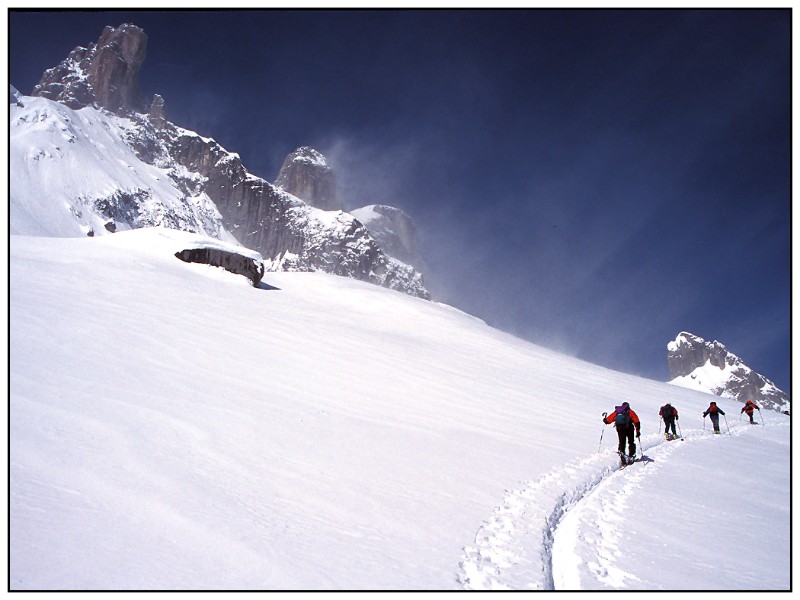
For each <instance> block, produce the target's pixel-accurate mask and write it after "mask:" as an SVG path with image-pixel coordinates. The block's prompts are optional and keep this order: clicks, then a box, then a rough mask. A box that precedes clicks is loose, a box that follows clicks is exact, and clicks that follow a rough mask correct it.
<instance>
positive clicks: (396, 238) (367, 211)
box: [350, 204, 425, 270]
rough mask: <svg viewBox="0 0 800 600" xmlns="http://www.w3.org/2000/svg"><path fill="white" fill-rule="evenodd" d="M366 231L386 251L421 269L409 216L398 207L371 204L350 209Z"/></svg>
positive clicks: (417, 240) (421, 264) (417, 246)
mask: <svg viewBox="0 0 800 600" xmlns="http://www.w3.org/2000/svg"><path fill="white" fill-rule="evenodd" d="M350 214H352V215H353V216H354V217H355V218H356V219H358V220H359V222H361V223H362V224H363V225H364V227H366V228H367V229H368V230H369V233H370V235H372V237H374V238H375V239H376V240H377V241H378V243H379V244H380V245H381V248H383V249H384V251H385V252H386V254H388V255H389V256H392V257H394V258H396V259H398V260H400V261H402V262H404V263H406V264H409V265H412V266H414V267H415V268H416V269H418V270H424V269H423V267H424V264H425V263H424V260H423V259H422V255H421V254H420V251H419V237H418V235H417V230H416V228H415V227H414V223H413V221H412V220H411V218H410V217H409V216H408V215H407V214H406V213H404V212H403V211H402V210H400V209H399V208H395V207H393V206H385V205H382V204H372V205H370V206H365V207H363V208H357V209H355V210H352V211H350Z"/></svg>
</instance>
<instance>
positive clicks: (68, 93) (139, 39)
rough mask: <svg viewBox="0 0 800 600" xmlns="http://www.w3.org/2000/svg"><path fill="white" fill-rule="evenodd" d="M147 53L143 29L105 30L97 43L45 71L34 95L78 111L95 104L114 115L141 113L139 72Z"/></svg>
mask: <svg viewBox="0 0 800 600" xmlns="http://www.w3.org/2000/svg"><path fill="white" fill-rule="evenodd" d="M146 53H147V35H145V33H144V31H143V30H142V29H141V28H140V27H137V26H136V25H132V24H130V23H124V24H122V25H120V26H119V27H117V28H116V29H115V28H114V27H106V28H105V29H104V30H103V33H102V35H101V36H100V39H98V40H97V42H95V43H94V44H91V45H90V46H89V47H88V48H83V47H80V46H79V47H77V48H75V49H74V50H73V51H72V52H70V53H69V56H67V58H65V59H64V60H63V61H61V63H60V64H59V65H58V66H56V67H53V68H52V69H48V70H47V71H45V72H44V74H43V75H42V78H41V80H40V81H39V83H38V84H37V85H36V87H35V88H34V89H33V92H32V93H31V95H32V96H41V97H43V98H48V99H50V100H55V101H57V102H61V103H62V104H66V105H67V106H69V107H70V108H75V109H77V108H83V107H84V106H91V105H93V104H95V105H97V106H99V107H101V108H105V109H107V110H109V111H111V112H115V113H127V112H142V111H143V110H144V101H143V99H142V96H141V92H140V90H139V70H140V68H141V65H142V63H143V62H144V59H145V55H146Z"/></svg>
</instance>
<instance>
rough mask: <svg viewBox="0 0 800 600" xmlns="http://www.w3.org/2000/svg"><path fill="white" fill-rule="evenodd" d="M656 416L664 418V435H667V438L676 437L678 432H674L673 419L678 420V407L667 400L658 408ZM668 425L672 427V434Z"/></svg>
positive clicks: (672, 438)
mask: <svg viewBox="0 0 800 600" xmlns="http://www.w3.org/2000/svg"><path fill="white" fill-rule="evenodd" d="M658 416H659V417H661V418H662V419H664V435H665V436H666V437H667V440H674V439H675V438H677V437H678V434H677V433H675V421H677V420H678V409H677V408H675V407H673V406H672V405H671V404H670V403H669V402H667V403H666V404H665V405H664V406H662V407H661V408H660V409H659V410H658ZM670 427H671V428H672V435H670V433H669V430H670Z"/></svg>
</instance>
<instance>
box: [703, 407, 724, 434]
mask: <svg viewBox="0 0 800 600" xmlns="http://www.w3.org/2000/svg"><path fill="white" fill-rule="evenodd" d="M724 414H725V411H723V410H722V409H721V408H720V407H718V406H717V403H716V402H712V403H711V404H709V405H708V408H707V409H706V412H704V413H703V418H704V419H705V418H706V415H708V416H710V417H711V424H712V425H714V433H719V416H720V415H724Z"/></svg>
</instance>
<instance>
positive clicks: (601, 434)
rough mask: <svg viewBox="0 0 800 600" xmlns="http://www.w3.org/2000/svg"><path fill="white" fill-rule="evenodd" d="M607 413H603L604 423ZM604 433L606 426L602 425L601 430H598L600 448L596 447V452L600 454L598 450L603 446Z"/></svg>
mask: <svg viewBox="0 0 800 600" xmlns="http://www.w3.org/2000/svg"><path fill="white" fill-rule="evenodd" d="M607 416H608V413H603V421H604V422H605V420H606V417H607ZM605 432H606V426H605V424H603V429H601V430H600V446H598V447H597V452H598V453H599V452H600V448H601V447H602V445H603V434H604V433H605Z"/></svg>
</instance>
